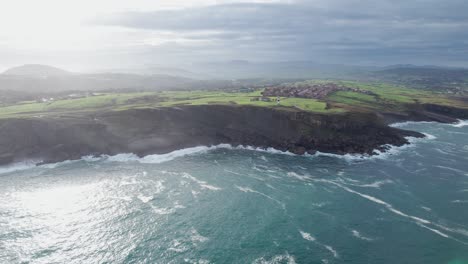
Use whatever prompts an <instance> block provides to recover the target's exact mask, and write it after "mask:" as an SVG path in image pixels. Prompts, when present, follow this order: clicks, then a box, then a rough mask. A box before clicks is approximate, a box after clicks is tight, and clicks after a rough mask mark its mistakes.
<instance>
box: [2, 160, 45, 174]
mask: <svg viewBox="0 0 468 264" xmlns="http://www.w3.org/2000/svg"><path fill="white" fill-rule="evenodd" d="M37 163H38V162H37V161H36V162H35V161H24V162H18V163H14V164H11V165H8V166H4V167H0V174H6V173H11V172H15V171H23V170H29V169H32V168H34V167H36V164H37Z"/></svg>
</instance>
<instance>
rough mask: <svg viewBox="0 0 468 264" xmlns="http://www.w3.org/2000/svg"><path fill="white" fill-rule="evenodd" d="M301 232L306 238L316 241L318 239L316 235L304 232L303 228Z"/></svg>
mask: <svg viewBox="0 0 468 264" xmlns="http://www.w3.org/2000/svg"><path fill="white" fill-rule="evenodd" d="M299 233H301V236H302V238H304V239H305V240H309V241H315V240H316V239H315V237H313V236H312V235H311V234H309V233H306V232H304V231H302V230H299Z"/></svg>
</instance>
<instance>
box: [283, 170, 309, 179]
mask: <svg viewBox="0 0 468 264" xmlns="http://www.w3.org/2000/svg"><path fill="white" fill-rule="evenodd" d="M287 175H288V177H291V178H296V179H298V180H301V181H307V180H310V178H311V177H310V176H307V175H299V174H297V173H295V172H288V173H287Z"/></svg>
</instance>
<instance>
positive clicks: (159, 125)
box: [0, 105, 423, 164]
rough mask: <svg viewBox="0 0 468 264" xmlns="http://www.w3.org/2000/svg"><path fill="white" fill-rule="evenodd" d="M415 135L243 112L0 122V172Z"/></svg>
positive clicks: (335, 147) (363, 144)
mask: <svg viewBox="0 0 468 264" xmlns="http://www.w3.org/2000/svg"><path fill="white" fill-rule="evenodd" d="M407 136H414V137H421V136H423V135H422V134H420V133H417V132H412V131H405V130H401V129H397V128H392V127H388V126H387V125H386V123H385V120H384V119H382V118H381V117H379V116H378V115H377V114H374V113H343V114H317V113H310V112H303V111H295V110H279V109H272V108H263V107H251V106H235V105H233V106H219V105H218V106H217V105H205V106H183V107H172V108H158V109H138V110H137V109H135V110H126V111H110V112H101V113H97V114H92V115H77V116H68V117H66V116H62V117H54V118H52V117H48V118H19V119H5V120H0V164H8V163H13V162H19V161H23V160H42V161H44V162H58V161H63V160H69V159H79V158H81V157H82V156H86V155H101V154H108V155H114V154H118V153H135V154H137V155H140V156H144V155H148V154H159V153H168V152H171V151H174V150H177V149H181V148H187V147H195V146H200V145H216V144H221V143H228V144H231V145H234V146H235V145H250V146H255V147H262V148H266V147H273V148H276V149H279V150H283V151H286V150H287V151H291V152H294V153H297V154H303V153H306V152H309V153H313V152H315V151H321V152H329V153H336V154H344V153H367V154H371V153H372V152H373V151H374V150H375V149H383V147H382V146H383V145H385V144H391V145H396V146H400V145H403V144H406V143H407V140H406V139H405V137H407Z"/></svg>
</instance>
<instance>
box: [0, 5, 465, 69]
mask: <svg viewBox="0 0 468 264" xmlns="http://www.w3.org/2000/svg"><path fill="white" fill-rule="evenodd" d="M0 7H1V8H0V70H1V69H5V68H8V67H12V66H16V65H21V64H26V63H40V64H49V65H54V66H58V67H64V68H67V69H70V70H75V71H91V70H97V69H109V68H132V67H141V66H143V65H166V66H181V67H183V66H184V65H189V64H190V65H192V64H194V63H199V62H210V61H230V60H248V61H253V62H269V61H314V62H318V63H333V64H335V63H339V64H348V65H391V64H406V63H411V64H418V65H428V64H430V65H448V66H464V67H468V30H467V29H468V12H467V10H468V1H466V0H308V1H303V0H263V1H252V0H250V1H247V0H190V1H189V0H80V1H76V0H75V1H69V0H41V1H32V0H0Z"/></svg>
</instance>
